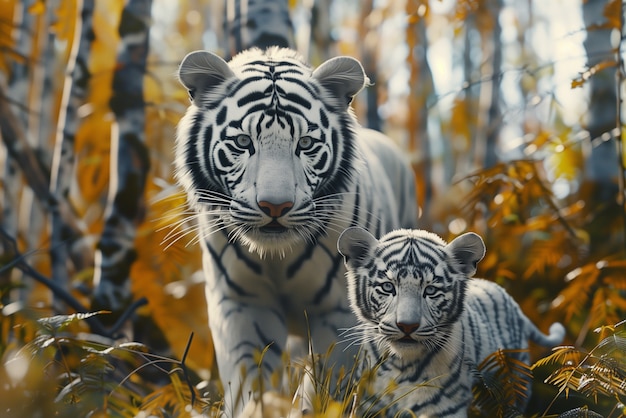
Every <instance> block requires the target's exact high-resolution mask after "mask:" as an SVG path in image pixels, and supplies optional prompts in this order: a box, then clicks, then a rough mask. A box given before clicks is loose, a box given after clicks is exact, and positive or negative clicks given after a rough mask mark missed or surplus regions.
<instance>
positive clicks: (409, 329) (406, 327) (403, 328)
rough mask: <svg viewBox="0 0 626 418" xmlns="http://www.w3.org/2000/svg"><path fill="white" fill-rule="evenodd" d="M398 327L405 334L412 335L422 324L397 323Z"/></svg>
mask: <svg viewBox="0 0 626 418" xmlns="http://www.w3.org/2000/svg"><path fill="white" fill-rule="evenodd" d="M396 325H397V326H398V328H399V329H400V330H401V331H402V332H404V333H405V334H407V335H409V334H410V333H412V332H413V331H415V330H416V329H418V328H419V327H420V324H403V323H402V322H398V323H396Z"/></svg>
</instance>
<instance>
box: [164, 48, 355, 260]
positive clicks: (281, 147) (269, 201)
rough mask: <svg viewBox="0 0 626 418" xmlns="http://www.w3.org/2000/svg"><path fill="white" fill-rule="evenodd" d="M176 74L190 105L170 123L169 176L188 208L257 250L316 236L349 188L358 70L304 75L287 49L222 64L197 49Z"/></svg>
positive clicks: (345, 65)
mask: <svg viewBox="0 0 626 418" xmlns="http://www.w3.org/2000/svg"><path fill="white" fill-rule="evenodd" d="M179 77H180V80H181V82H182V83H183V84H184V86H185V87H186V88H187V89H188V91H189V94H190V97H191V99H192V104H191V106H190V107H189V109H188V110H187V112H186V114H185V116H184V117H183V119H182V120H181V122H180V124H179V126H178V132H177V144H176V177H177V180H178V181H179V183H180V184H181V185H182V186H183V187H184V188H185V190H186V192H187V194H188V198H189V200H190V202H191V204H192V205H193V206H194V207H195V208H196V210H198V211H200V212H204V213H207V214H211V215H213V217H212V219H214V220H215V221H214V222H215V225H214V227H215V229H223V228H226V229H227V230H228V231H229V233H230V234H231V236H232V237H233V238H236V239H239V240H240V241H241V242H242V243H244V244H246V245H248V246H249V247H250V248H251V249H252V250H256V251H259V252H260V253H265V252H268V253H283V254H284V252H285V250H286V249H288V248H289V247H291V246H292V245H294V244H297V243H299V242H302V241H303V240H305V241H306V240H308V241H314V240H315V239H316V238H317V237H318V236H319V234H322V233H324V231H325V227H326V224H327V222H328V221H329V220H330V218H331V216H332V215H333V211H334V210H336V208H337V207H338V206H339V203H340V196H341V192H343V191H345V190H346V189H347V187H348V185H349V183H350V182H351V181H352V178H351V176H352V175H353V171H354V168H353V166H354V163H355V159H356V155H355V147H354V130H353V128H354V120H353V117H352V115H351V113H350V111H349V104H350V101H351V100H352V97H353V96H354V95H355V94H356V93H357V92H358V91H359V90H360V89H361V88H363V86H364V84H365V82H366V77H365V74H364V72H363V68H362V67H361V65H360V63H359V62H358V61H356V60H354V59H352V58H348V57H338V58H334V59H331V60H329V61H327V62H325V63H324V64H322V65H321V66H320V67H319V68H317V69H316V70H315V71H313V70H312V69H311V68H310V67H309V66H308V65H306V64H305V63H304V62H303V61H302V59H301V58H300V57H299V56H298V55H297V54H296V53H295V52H294V51H291V50H288V49H279V48H270V49H268V50H266V51H261V50H258V49H254V50H250V51H246V52H244V53H242V54H240V55H238V56H236V57H235V58H233V60H232V61H231V62H230V63H226V62H225V61H224V60H222V59H221V58H220V57H218V56H216V55H214V54H211V53H209V52H206V51H197V52H194V53H191V54H189V55H188V56H187V57H185V59H184V60H183V62H182V64H181V66H180V69H179Z"/></svg>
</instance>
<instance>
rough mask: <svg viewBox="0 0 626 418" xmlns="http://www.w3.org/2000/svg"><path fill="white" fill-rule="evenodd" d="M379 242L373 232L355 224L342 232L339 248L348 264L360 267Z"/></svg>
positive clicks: (338, 243)
mask: <svg viewBox="0 0 626 418" xmlns="http://www.w3.org/2000/svg"><path fill="white" fill-rule="evenodd" d="M377 244H378V240H377V239H376V238H375V237H374V236H373V235H372V234H370V233H369V232H367V231H366V230H365V229H363V228H360V227H357V226H355V227H352V228H348V229H346V230H345V231H343V232H342V233H341V235H340V236H339V239H338V240H337V250H339V254H341V255H342V256H343V259H344V262H345V263H346V264H347V265H349V266H351V267H358V266H360V265H362V264H363V263H364V261H365V260H367V259H368V258H370V257H371V256H372V252H373V250H374V248H375V247H376V245H377Z"/></svg>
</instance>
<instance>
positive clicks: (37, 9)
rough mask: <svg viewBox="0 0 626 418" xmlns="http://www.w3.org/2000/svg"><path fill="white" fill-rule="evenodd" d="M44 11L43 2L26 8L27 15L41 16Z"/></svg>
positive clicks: (40, 1)
mask: <svg viewBox="0 0 626 418" xmlns="http://www.w3.org/2000/svg"><path fill="white" fill-rule="evenodd" d="M45 11H46V3H45V2H44V1H43V0H39V1H37V2H35V3H33V5H32V6H30V7H29V8H28V13H29V14H31V15H41V14H43V13H44V12H45Z"/></svg>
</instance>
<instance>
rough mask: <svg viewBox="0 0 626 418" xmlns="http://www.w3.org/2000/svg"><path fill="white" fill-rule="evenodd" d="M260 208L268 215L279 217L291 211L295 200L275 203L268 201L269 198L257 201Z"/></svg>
mask: <svg viewBox="0 0 626 418" xmlns="http://www.w3.org/2000/svg"><path fill="white" fill-rule="evenodd" d="M257 204H258V205H259V208H261V210H262V211H263V213H265V214H266V215H267V216H271V217H272V218H279V217H281V216H283V215H284V214H286V213H287V212H289V210H290V209H291V208H292V207H293V202H283V203H279V204H275V203H272V202H268V201H267V200H261V201H260V202H258V203H257Z"/></svg>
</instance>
